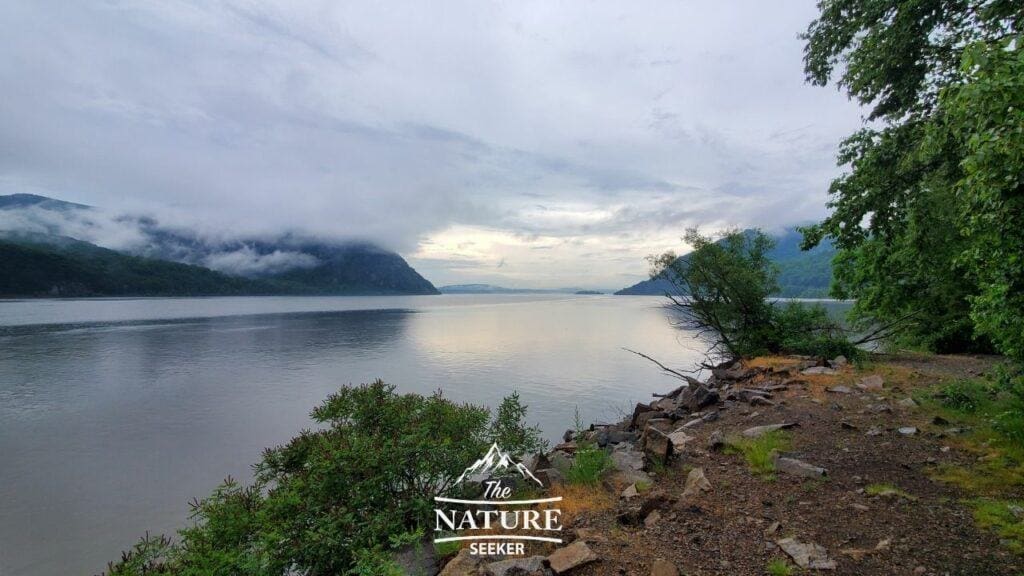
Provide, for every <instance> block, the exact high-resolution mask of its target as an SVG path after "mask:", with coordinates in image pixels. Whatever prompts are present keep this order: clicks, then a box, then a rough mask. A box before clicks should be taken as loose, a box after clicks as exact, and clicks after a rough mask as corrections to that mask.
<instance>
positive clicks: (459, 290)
mask: <svg viewBox="0 0 1024 576" xmlns="http://www.w3.org/2000/svg"><path fill="white" fill-rule="evenodd" d="M438 290H440V291H441V294H601V292H600V291H597V290H588V289H585V288H506V287H504V286H495V285H493V284H449V285H447V286H441V287H440V288H438Z"/></svg>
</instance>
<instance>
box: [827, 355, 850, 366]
mask: <svg viewBox="0 0 1024 576" xmlns="http://www.w3.org/2000/svg"><path fill="white" fill-rule="evenodd" d="M849 363H850V361H849V360H847V359H846V356H843V355H842V354H840V355H839V356H836V357H835V358H833V359H832V361H831V362H829V364H831V365H832V367H833V368H841V367H843V366H846V365H847V364H849Z"/></svg>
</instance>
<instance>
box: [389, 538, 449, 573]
mask: <svg viewBox="0 0 1024 576" xmlns="http://www.w3.org/2000/svg"><path fill="white" fill-rule="evenodd" d="M391 559H392V560H394V562H395V564H397V565H398V566H399V567H400V568H401V569H402V572H403V573H405V574H423V576H436V575H437V573H438V572H439V570H440V569H439V568H438V566H437V556H435V554H434V544H433V543H432V542H431V541H429V540H423V541H420V542H417V543H414V544H407V545H405V546H403V547H401V548H399V549H398V550H396V551H395V552H394V553H392V555H391Z"/></svg>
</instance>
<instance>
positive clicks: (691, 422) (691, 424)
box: [680, 418, 704, 428]
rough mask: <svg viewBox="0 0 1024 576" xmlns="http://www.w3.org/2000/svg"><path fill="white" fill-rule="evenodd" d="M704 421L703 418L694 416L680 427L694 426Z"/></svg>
mask: <svg viewBox="0 0 1024 576" xmlns="http://www.w3.org/2000/svg"><path fill="white" fill-rule="evenodd" d="M703 423H704V419H703V418H694V419H693V420H690V421H689V422H687V423H686V424H683V425H682V426H680V428H693V427H694V426H696V425H697V424H703Z"/></svg>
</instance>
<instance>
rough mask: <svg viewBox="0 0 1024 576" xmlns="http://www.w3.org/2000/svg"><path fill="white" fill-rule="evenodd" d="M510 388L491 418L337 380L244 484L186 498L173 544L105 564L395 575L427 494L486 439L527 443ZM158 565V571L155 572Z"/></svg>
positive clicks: (448, 482) (115, 568)
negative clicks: (394, 553) (308, 425)
mask: <svg viewBox="0 0 1024 576" xmlns="http://www.w3.org/2000/svg"><path fill="white" fill-rule="evenodd" d="M525 415H526V408H525V407H523V406H522V405H521V404H520V403H519V399H518V396H515V395H513V396H512V397H509V398H506V399H505V401H504V402H502V405H501V408H500V409H499V410H498V414H497V416H496V417H495V419H494V420H493V421H492V420H491V419H490V412H489V410H487V408H484V407H479V406H474V405H470V404H458V403H454V402H452V401H450V400H448V399H445V398H443V397H442V396H441V394H440V393H437V394H434V395H431V396H421V395H418V394H404V395H400V394H396V393H395V389H394V386H391V385H388V384H385V383H384V382H381V381H380V380H377V381H376V382H373V383H372V384H366V385H362V386H356V387H344V388H342V389H341V390H340V391H339V392H338V393H336V394H333V395H331V396H330V397H329V398H327V400H325V401H324V402H323V403H322V404H321V405H320V406H318V407H317V408H316V409H314V410H313V413H312V416H313V419H314V420H315V421H316V422H317V423H318V424H319V425H320V427H318V429H317V430H316V431H308V430H307V431H304V432H302V433H301V434H300V435H299V436H297V437H296V438H294V439H292V440H291V441H290V442H289V443H288V444H285V445H283V446H279V447H276V448H272V449H268V450H266V451H265V453H264V455H263V459H262V461H261V462H260V463H259V464H258V465H256V467H255V469H256V477H255V481H254V483H253V484H252V485H251V486H247V487H246V486H241V485H239V484H238V483H237V482H235V481H234V480H232V479H230V478H229V479H228V480H226V481H225V482H224V484H223V485H221V486H220V487H219V488H218V489H217V490H215V491H214V492H213V494H211V495H210V496H209V497H207V498H204V499H202V500H197V501H194V502H193V503H192V519H193V521H194V524H193V525H192V526H191V527H189V528H186V529H183V530H181V531H180V533H179V534H180V543H179V544H178V545H172V544H171V543H170V542H169V541H166V540H165V539H156V540H154V539H151V538H150V539H144V540H143V541H142V542H140V543H139V544H137V545H136V546H135V548H133V550H132V551H131V552H129V553H126V554H125V555H124V557H123V558H122V560H121V561H120V562H118V563H116V564H112V565H111V566H110V568H109V573H110V574H111V576H113V575H115V574H116V575H119V576H131V575H141V574H174V575H176V576H177V575H189V576H191V575H197V576H198V575H200V574H204V575H205V574H247V575H267V576H270V575H274V576H280V575H281V574H285V573H289V572H290V571H292V572H302V573H308V574H360V575H368V576H369V575H380V576H386V575H390V574H395V573H396V570H397V569H396V568H395V566H394V565H393V563H392V562H391V560H390V553H389V550H390V549H391V548H395V547H398V546H400V545H402V544H403V543H405V542H404V540H403V541H401V542H400V541H398V540H395V538H396V537H400V536H401V535H409V534H417V533H418V534H420V535H422V531H420V530H421V528H422V525H423V524H425V523H426V522H429V519H430V513H431V510H432V508H433V503H432V499H433V497H434V496H435V495H439V494H442V493H445V492H448V491H450V490H452V489H453V484H454V481H455V480H456V479H457V478H458V476H459V475H460V474H461V473H462V471H463V470H464V468H465V466H466V463H467V462H473V461H474V460H475V459H476V458H478V457H479V456H480V454H482V453H483V452H484V451H485V450H486V449H487V446H488V444H489V443H490V442H492V441H494V440H495V438H494V437H493V436H492V434H498V435H500V436H501V438H500V441H501V442H502V443H503V444H502V446H503V447H504V448H505V449H506V450H509V451H511V452H512V453H523V452H526V451H528V450H533V449H536V448H537V446H538V443H540V440H539V439H540V434H539V431H538V430H537V429H536V428H531V427H527V426H525V425H524V424H523V422H522V419H523V418H524V417H525ZM159 570H162V571H159Z"/></svg>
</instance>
